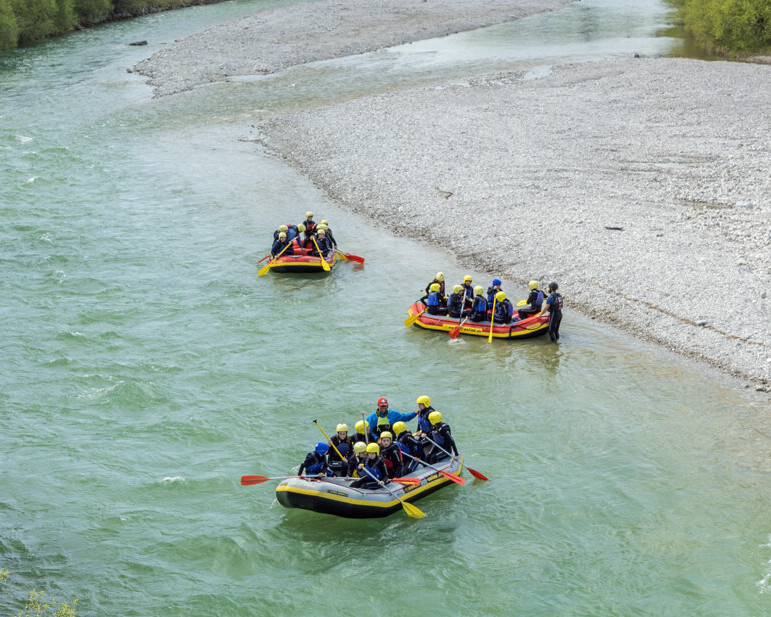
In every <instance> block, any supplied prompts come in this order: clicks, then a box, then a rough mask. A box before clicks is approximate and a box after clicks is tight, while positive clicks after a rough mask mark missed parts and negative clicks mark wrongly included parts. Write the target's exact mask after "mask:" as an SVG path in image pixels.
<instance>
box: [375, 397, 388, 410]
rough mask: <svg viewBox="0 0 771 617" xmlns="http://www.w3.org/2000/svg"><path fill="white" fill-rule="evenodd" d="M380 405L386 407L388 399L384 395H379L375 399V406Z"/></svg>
mask: <svg viewBox="0 0 771 617" xmlns="http://www.w3.org/2000/svg"><path fill="white" fill-rule="evenodd" d="M381 405H385V406H386V407H388V399H387V398H386V397H385V396H381V397H380V398H379V399H378V400H377V406H378V407H380V406H381Z"/></svg>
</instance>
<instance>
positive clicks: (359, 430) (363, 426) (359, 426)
mask: <svg viewBox="0 0 771 617" xmlns="http://www.w3.org/2000/svg"><path fill="white" fill-rule="evenodd" d="M353 430H355V431H356V434H355V435H354V436H353V443H356V442H357V441H363V442H365V445H366V441H367V435H366V434H365V433H366V430H367V423H366V422H365V421H364V420H359V421H358V422H357V423H356V424H355V425H354V427H353Z"/></svg>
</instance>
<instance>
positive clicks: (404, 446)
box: [396, 431, 418, 456]
mask: <svg viewBox="0 0 771 617" xmlns="http://www.w3.org/2000/svg"><path fill="white" fill-rule="evenodd" d="M396 445H397V446H399V448H400V449H401V451H402V452H403V453H404V454H409V455H411V456H417V455H418V440H417V439H416V438H415V437H414V436H413V434H412V433H411V432H410V431H404V432H402V434H401V435H399V436H398V437H397V438H396Z"/></svg>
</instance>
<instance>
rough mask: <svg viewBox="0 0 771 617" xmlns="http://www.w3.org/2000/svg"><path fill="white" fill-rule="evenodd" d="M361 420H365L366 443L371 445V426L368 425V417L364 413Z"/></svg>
mask: <svg viewBox="0 0 771 617" xmlns="http://www.w3.org/2000/svg"><path fill="white" fill-rule="evenodd" d="M361 419H362V420H364V442H365V443H366V444H367V445H369V424H367V416H366V414H365V413H364V412H363V411H362V412H361Z"/></svg>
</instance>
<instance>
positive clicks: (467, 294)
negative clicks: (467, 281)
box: [463, 285, 474, 300]
mask: <svg viewBox="0 0 771 617" xmlns="http://www.w3.org/2000/svg"><path fill="white" fill-rule="evenodd" d="M463 297H464V299H466V298H468V299H469V300H473V299H474V288H473V287H471V286H468V287H467V286H466V285H464V286H463Z"/></svg>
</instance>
